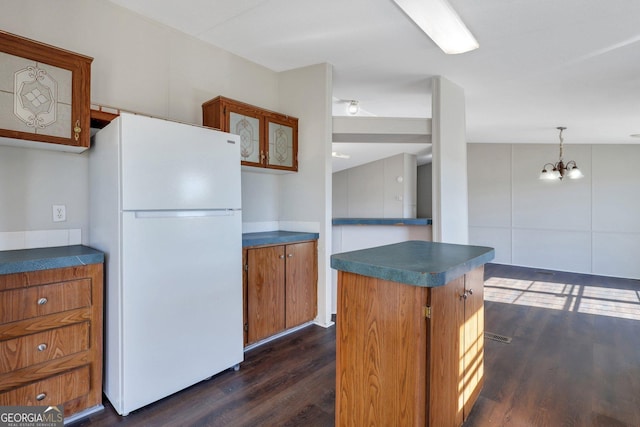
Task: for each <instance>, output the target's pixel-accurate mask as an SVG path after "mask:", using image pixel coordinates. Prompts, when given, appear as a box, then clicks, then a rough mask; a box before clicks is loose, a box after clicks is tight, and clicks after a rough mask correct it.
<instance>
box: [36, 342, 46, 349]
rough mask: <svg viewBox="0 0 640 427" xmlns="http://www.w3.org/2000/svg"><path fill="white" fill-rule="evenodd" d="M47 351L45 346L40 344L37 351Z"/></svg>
mask: <svg viewBox="0 0 640 427" xmlns="http://www.w3.org/2000/svg"><path fill="white" fill-rule="evenodd" d="M46 349H47V345H46V344H45V343H42V344H40V345H39V346H38V351H45V350H46Z"/></svg>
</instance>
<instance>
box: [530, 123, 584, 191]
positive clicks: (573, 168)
mask: <svg viewBox="0 0 640 427" xmlns="http://www.w3.org/2000/svg"><path fill="white" fill-rule="evenodd" d="M556 129H558V130H559V131H560V158H559V160H558V162H557V163H547V164H546V165H544V166H543V167H542V172H540V179H543V180H548V181H555V180H558V179H560V180H561V179H562V178H564V177H565V176H568V177H569V178H570V179H579V178H582V177H583V176H584V175H583V174H582V172H581V171H580V169H578V165H577V164H576V162H575V161H573V160H569V161H568V162H567V163H566V164H565V163H564V162H563V160H562V155H563V154H564V153H563V145H562V144H563V143H564V139H563V138H562V131H563V130H565V129H566V127H562V126H559V127H557V128H556ZM547 166H549V169H550V170H547Z"/></svg>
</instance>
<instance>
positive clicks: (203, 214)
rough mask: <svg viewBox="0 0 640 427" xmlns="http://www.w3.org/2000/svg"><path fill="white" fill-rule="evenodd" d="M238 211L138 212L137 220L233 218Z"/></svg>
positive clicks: (136, 214)
mask: <svg viewBox="0 0 640 427" xmlns="http://www.w3.org/2000/svg"><path fill="white" fill-rule="evenodd" d="M236 212H239V210H237V209H216V210H186V211H136V212H135V218H200V217H215V216H232V215H235V214H236Z"/></svg>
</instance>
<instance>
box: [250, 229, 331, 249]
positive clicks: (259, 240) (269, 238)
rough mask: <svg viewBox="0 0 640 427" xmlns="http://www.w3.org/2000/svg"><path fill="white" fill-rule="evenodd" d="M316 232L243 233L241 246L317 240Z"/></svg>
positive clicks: (318, 235)
mask: <svg viewBox="0 0 640 427" xmlns="http://www.w3.org/2000/svg"><path fill="white" fill-rule="evenodd" d="M319 237H320V234H318V233H308V232H304V231H262V232H259V233H243V234H242V247H243V248H244V247H248V246H260V245H277V244H280V243H295V242H302V241H305V240H317V239H318V238H319Z"/></svg>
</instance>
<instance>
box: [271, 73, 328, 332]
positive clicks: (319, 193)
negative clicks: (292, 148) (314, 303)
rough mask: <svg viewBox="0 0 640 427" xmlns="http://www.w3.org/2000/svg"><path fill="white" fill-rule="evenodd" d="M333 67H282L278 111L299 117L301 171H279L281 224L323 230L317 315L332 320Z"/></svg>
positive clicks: (324, 320) (321, 319)
mask: <svg viewBox="0 0 640 427" xmlns="http://www.w3.org/2000/svg"><path fill="white" fill-rule="evenodd" d="M332 77H333V76H332V68H331V66H330V65H328V64H319V65H313V66H309V67H305V68H299V69H296V70H291V71H286V72H283V73H280V75H279V77H278V79H279V94H280V106H279V109H278V111H280V112H282V113H285V114H290V115H295V116H296V117H298V119H299V121H298V169H299V171H298V173H296V174H284V175H280V177H279V178H280V195H279V212H280V214H279V219H280V221H279V224H280V227H279V228H280V229H283V230H296V231H312V232H317V233H320V239H319V240H318V317H317V318H316V321H317V322H318V323H320V324H322V325H325V326H326V325H330V324H331V304H330V303H331V270H330V265H329V256H330V254H331V93H332V84H333V83H332Z"/></svg>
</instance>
